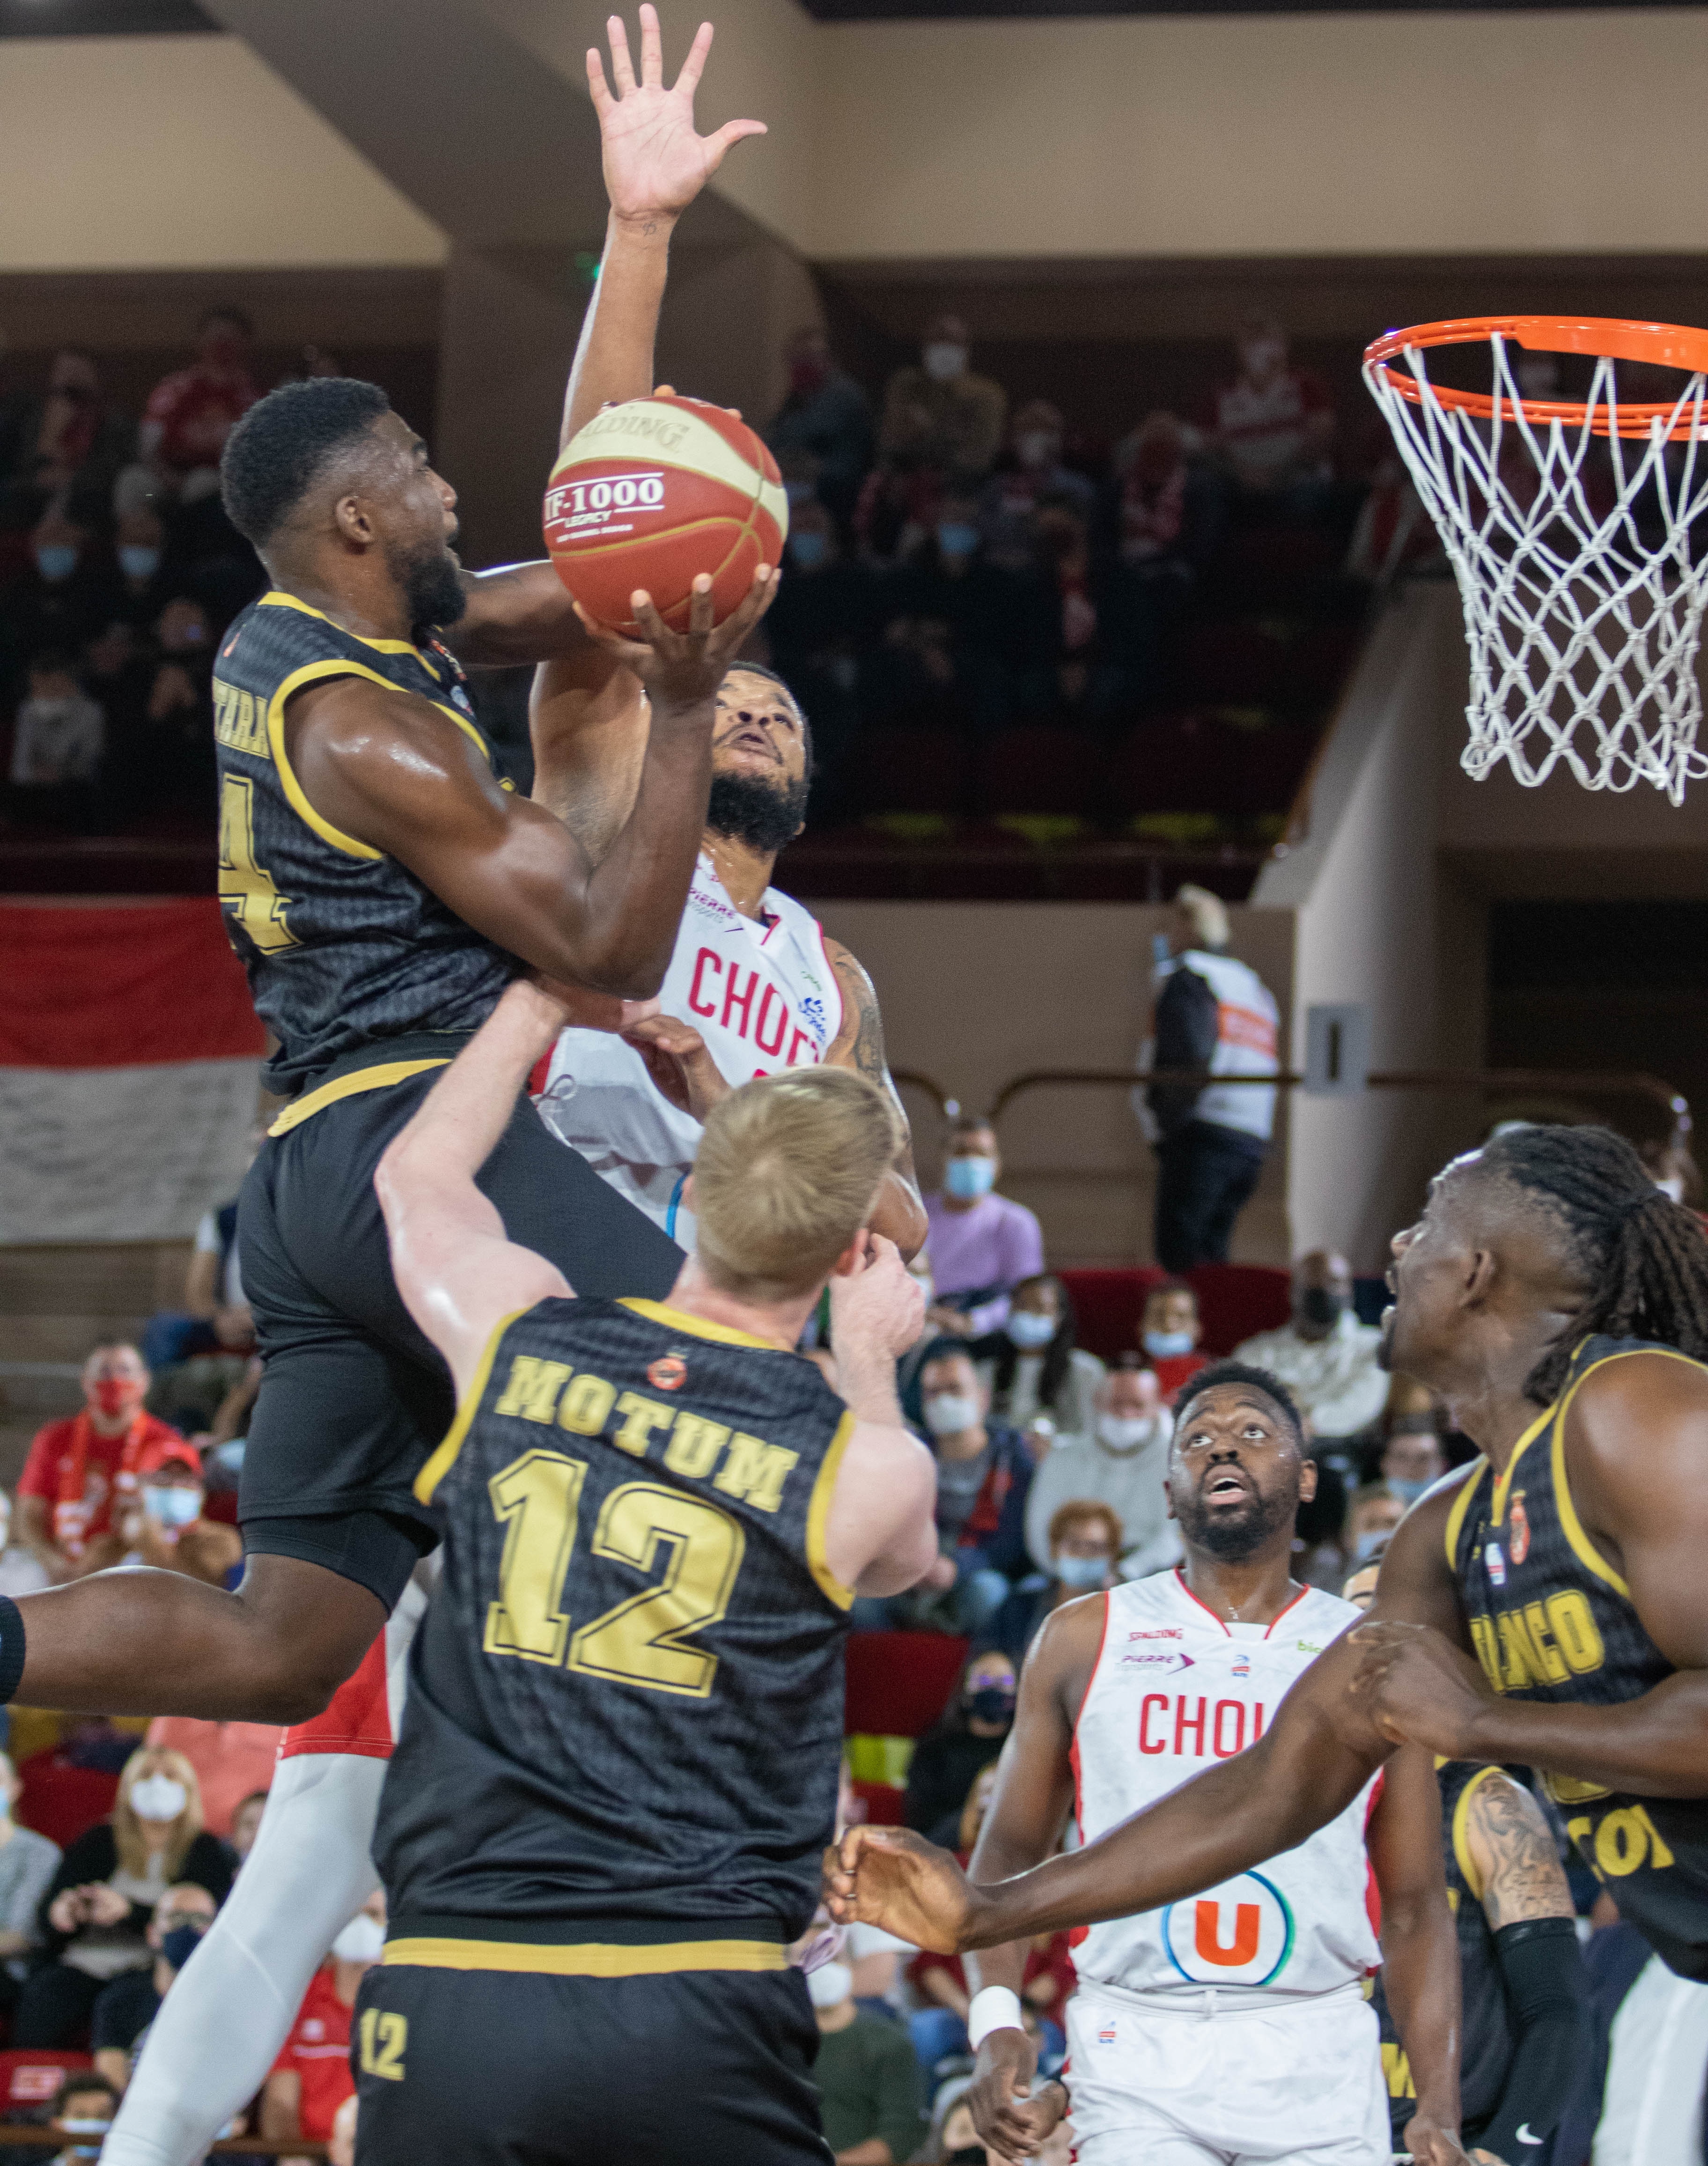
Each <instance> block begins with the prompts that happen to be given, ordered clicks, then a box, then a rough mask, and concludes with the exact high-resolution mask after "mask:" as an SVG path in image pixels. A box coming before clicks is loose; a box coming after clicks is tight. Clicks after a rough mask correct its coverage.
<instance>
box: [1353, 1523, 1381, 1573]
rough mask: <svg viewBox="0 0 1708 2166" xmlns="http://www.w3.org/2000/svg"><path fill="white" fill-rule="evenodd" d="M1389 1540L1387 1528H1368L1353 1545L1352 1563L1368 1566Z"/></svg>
mask: <svg viewBox="0 0 1708 2166" xmlns="http://www.w3.org/2000/svg"><path fill="white" fill-rule="evenodd" d="M1386 1540H1388V1529H1387V1528H1385V1527H1367V1528H1366V1529H1364V1531H1363V1533H1362V1535H1359V1536H1358V1537H1357V1538H1356V1540H1355V1541H1354V1542H1353V1544H1352V1561H1353V1562H1354V1563H1355V1564H1368V1563H1369V1561H1370V1560H1371V1558H1372V1556H1375V1554H1376V1552H1377V1551H1378V1550H1379V1549H1380V1548H1381V1546H1382V1545H1383V1542H1385V1541H1386Z"/></svg>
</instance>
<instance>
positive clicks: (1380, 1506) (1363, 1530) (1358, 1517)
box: [1346, 1482, 1406, 1602]
mask: <svg viewBox="0 0 1708 2166" xmlns="http://www.w3.org/2000/svg"><path fill="white" fill-rule="evenodd" d="M1405 1514H1406V1506H1405V1502H1404V1499H1403V1498H1400V1497H1398V1496H1396V1495H1395V1493H1394V1492H1393V1489H1392V1488H1391V1487H1389V1486H1388V1483H1387V1482H1365V1483H1364V1485H1363V1486H1362V1488H1358V1489H1355V1490H1354V1491H1353V1492H1352V1497H1351V1503H1349V1504H1348V1505H1347V1507H1346V1564H1347V1567H1348V1569H1349V1570H1362V1567H1363V1566H1366V1565H1367V1564H1371V1563H1372V1562H1374V1561H1375V1560H1376V1559H1377V1558H1378V1557H1379V1556H1381V1554H1382V1552H1383V1550H1384V1549H1386V1548H1387V1546H1388V1540H1389V1537H1390V1536H1391V1535H1393V1530H1394V1529H1395V1528H1396V1527H1397V1526H1398V1525H1399V1523H1400V1521H1401V1520H1402V1519H1404V1517H1405ZM1346 1599H1347V1600H1348V1601H1349V1602H1350V1601H1351V1596H1350V1595H1348V1596H1347V1597H1346Z"/></svg>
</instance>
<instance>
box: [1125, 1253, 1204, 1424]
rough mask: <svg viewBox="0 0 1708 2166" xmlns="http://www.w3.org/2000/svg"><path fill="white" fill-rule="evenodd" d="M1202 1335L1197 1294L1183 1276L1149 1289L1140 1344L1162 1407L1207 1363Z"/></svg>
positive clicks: (1140, 1326) (1173, 1401)
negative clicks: (1199, 1348) (1199, 1346)
mask: <svg viewBox="0 0 1708 2166" xmlns="http://www.w3.org/2000/svg"><path fill="white" fill-rule="evenodd" d="M1203 1335H1204V1327H1203V1318H1201V1317H1200V1316H1199V1314H1198V1296H1197V1295H1196V1294H1195V1293H1194V1292H1192V1288H1191V1287H1190V1286H1188V1285H1187V1283H1186V1281H1185V1280H1184V1279H1170V1280H1167V1281H1166V1282H1165V1283H1164V1284H1163V1285H1161V1286H1153V1287H1152V1288H1151V1289H1150V1292H1149V1293H1148V1294H1147V1295H1146V1296H1145V1309H1144V1313H1143V1314H1142V1315H1141V1316H1140V1319H1139V1344H1140V1346H1141V1347H1142V1348H1143V1349H1144V1351H1145V1365H1146V1366H1147V1367H1148V1368H1150V1370H1151V1371H1153V1372H1154V1374H1155V1377H1156V1387H1157V1389H1158V1390H1159V1391H1160V1392H1161V1394H1162V1403H1163V1405H1164V1406H1165V1407H1172V1406H1173V1404H1174V1403H1175V1400H1176V1399H1177V1397H1179V1395H1180V1392H1181V1388H1182V1386H1183V1385H1186V1384H1188V1383H1190V1382H1191V1381H1192V1378H1193V1377H1194V1376H1197V1374H1198V1371H1199V1370H1200V1369H1208V1366H1210V1364H1209V1357H1208V1355H1204V1354H1200V1353H1199V1351H1198V1341H1199V1340H1200V1339H1202V1338H1203Z"/></svg>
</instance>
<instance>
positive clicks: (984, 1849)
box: [961, 1819, 1049, 1994]
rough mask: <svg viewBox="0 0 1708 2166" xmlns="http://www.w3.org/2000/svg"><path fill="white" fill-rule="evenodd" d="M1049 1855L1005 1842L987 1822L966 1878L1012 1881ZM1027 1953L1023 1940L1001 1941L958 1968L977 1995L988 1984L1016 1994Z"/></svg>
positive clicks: (1042, 1849)
mask: <svg viewBox="0 0 1708 2166" xmlns="http://www.w3.org/2000/svg"><path fill="white" fill-rule="evenodd" d="M1048 1855H1049V1846H1047V1845H1046V1844H1043V1843H1038V1844H1029V1843H1017V1842H1013V1841H1003V1839H1002V1832H1001V1831H1000V1830H999V1829H998V1828H997V1827H996V1826H995V1825H994V1821H993V1819H987V1820H986V1822H985V1826H984V1831H983V1833H982V1834H981V1836H980V1837H979V1842H978V1847H977V1849H976V1851H975V1852H974V1853H973V1856H972V1858H971V1861H970V1863H969V1865H968V1867H967V1873H968V1877H969V1878H971V1879H972V1880H974V1881H975V1882H984V1881H998V1882H1000V1881H1004V1880H1012V1879H1013V1878H1014V1876H1015V1875H1016V1874H1017V1873H1029V1872H1030V1871H1031V1870H1032V1868H1034V1866H1037V1865H1040V1864H1042V1862H1044V1858H1045V1857H1047V1856H1048ZM1027 1952H1028V1951H1027V1943H1026V1942H1025V1941H999V1942H998V1943H997V1946H996V1947H989V1948H981V1949H980V1950H979V1952H978V1953H977V1954H976V1955H969V1956H967V1957H966V1958H965V1961H964V1962H963V1963H962V1965H961V1968H962V1969H963V1970H964V1971H965V1973H966V1981H967V1984H968V1986H969V1987H970V1989H971V1990H972V1991H973V1992H974V1993H978V1992H981V1990H982V1989H984V1988H985V1987H986V1986H987V1985H1003V1986H1007V1989H1008V1990H1009V1992H1010V1993H1013V1994H1018V1992H1019V1990H1020V1988H1021V1985H1022V1984H1023V1981H1024V1978H1025V1976H1026V1956H1027Z"/></svg>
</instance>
